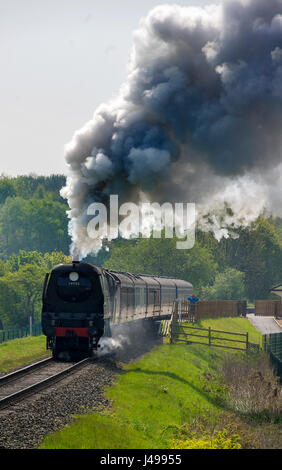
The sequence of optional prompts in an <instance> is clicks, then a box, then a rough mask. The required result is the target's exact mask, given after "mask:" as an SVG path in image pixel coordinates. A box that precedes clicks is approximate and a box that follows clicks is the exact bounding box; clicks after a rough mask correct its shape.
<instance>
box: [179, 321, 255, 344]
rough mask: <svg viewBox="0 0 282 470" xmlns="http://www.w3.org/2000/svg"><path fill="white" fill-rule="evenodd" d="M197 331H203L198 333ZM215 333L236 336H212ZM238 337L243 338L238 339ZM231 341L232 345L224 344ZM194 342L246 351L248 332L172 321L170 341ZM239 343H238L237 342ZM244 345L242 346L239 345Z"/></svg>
mask: <svg viewBox="0 0 282 470" xmlns="http://www.w3.org/2000/svg"><path fill="white" fill-rule="evenodd" d="M195 330H196V331H197V332H200V333H203V334H198V333H195ZM214 333H216V334H218V333H219V334H222V335H232V336H236V338H230V337H228V338H227V337H226V336H218V335H217V336H214ZM195 337H196V338H203V341H198V340H196V341H195V340H194V338H195ZM238 337H240V338H243V339H238ZM226 341H227V342H229V344H230V342H233V343H236V346H235V344H234V345H232V346H231V345H229V344H225V342H226ZM178 342H182V343H183V342H184V343H195V344H203V345H206V346H215V347H217V348H226V349H237V350H239V351H248V350H249V347H250V343H249V337H248V333H233V332H231V331H223V330H213V329H212V328H211V327H209V328H199V327H197V328H196V327H194V326H187V325H183V324H179V323H172V325H171V343H178ZM238 343H240V344H238ZM241 344H242V345H244V347H239V346H240V345H241Z"/></svg>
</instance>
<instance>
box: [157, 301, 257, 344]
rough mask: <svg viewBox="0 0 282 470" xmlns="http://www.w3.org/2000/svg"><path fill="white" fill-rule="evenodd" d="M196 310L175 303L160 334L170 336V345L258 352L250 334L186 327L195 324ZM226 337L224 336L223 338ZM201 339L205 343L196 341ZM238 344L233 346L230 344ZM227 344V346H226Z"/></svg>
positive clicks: (163, 323)
mask: <svg viewBox="0 0 282 470" xmlns="http://www.w3.org/2000/svg"><path fill="white" fill-rule="evenodd" d="M196 320H197V315H196V309H189V307H188V303H187V302H186V301H182V302H180V301H174V304H173V310H172V314H171V318H170V320H164V321H163V322H161V326H160V334H161V335H162V336H169V338H170V343H187V344H189V343H193V344H202V345H206V346H214V347H218V348H226V349H236V350H239V351H249V350H250V349H253V350H258V349H259V345H258V344H254V343H250V341H249V335H248V333H236V332H233V331H224V330H216V329H212V328H211V327H209V328H201V327H198V326H197V327H196V326H190V325H185V323H184V322H189V323H195V322H196ZM223 335H224V336H223ZM194 338H201V339H203V341H198V340H195V339H194ZM232 342H233V343H236V345H235V344H234V345H232V346H231V344H230V343H232ZM226 343H227V344H226ZM241 345H242V346H243V347H241Z"/></svg>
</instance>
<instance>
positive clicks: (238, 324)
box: [176, 317, 262, 349]
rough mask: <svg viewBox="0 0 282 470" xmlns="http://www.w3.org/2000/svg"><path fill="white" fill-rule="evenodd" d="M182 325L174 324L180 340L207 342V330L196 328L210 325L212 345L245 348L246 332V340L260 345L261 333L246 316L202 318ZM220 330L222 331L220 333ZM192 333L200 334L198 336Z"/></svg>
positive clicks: (205, 327) (206, 327)
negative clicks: (246, 335) (193, 322)
mask: <svg viewBox="0 0 282 470" xmlns="http://www.w3.org/2000/svg"><path fill="white" fill-rule="evenodd" d="M182 325H183V326H178V325H177V326H176V331H177V333H178V338H179V339H180V340H183V339H184V340H185V339H186V340H187V339H189V340H190V341H193V342H201V343H204V344H208V333H209V332H208V331H202V330H199V329H197V328H204V329H205V330H207V329H208V328H209V327H210V328H211V339H212V345H216V344H217V345H224V346H226V347H231V348H232V347H233V348H239V349H246V337H245V334H246V333H248V341H249V342H250V343H255V344H259V345H261V340H262V336H261V334H260V333H259V332H258V331H257V330H256V329H255V328H254V327H253V326H252V324H251V323H250V322H249V320H247V319H246V318H238V317H234V318H233V317H231V318H228V320H226V318H214V319H203V320H200V321H198V322H197V323H195V324H192V323H183V324H182ZM185 326H186V328H185ZM187 327H188V328H187ZM192 327H195V329H192ZM213 330H216V331H213ZM221 331H223V332H222V333H221ZM226 332H227V333H226ZM229 333H240V334H243V335H244V336H238V335H235V334H229ZM189 334H190V337H189ZM187 335H188V337H187ZM194 335H200V337H199V336H194ZM218 338H219V339H218ZM221 338H222V339H221Z"/></svg>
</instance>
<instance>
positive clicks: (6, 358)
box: [0, 335, 50, 372]
mask: <svg viewBox="0 0 282 470" xmlns="http://www.w3.org/2000/svg"><path fill="white" fill-rule="evenodd" d="M49 354H50V353H49V352H47V351H46V337H45V336H43V335H41V336H34V337H30V336H27V337H26V338H20V339H13V340H11V341H6V342H4V343H1V344H0V372H4V371H7V370H10V369H13V368H15V367H18V366H21V365H23V364H26V363H28V362H31V361H34V360H36V359H38V360H39V359H42V358H43V357H45V356H47V355H49Z"/></svg>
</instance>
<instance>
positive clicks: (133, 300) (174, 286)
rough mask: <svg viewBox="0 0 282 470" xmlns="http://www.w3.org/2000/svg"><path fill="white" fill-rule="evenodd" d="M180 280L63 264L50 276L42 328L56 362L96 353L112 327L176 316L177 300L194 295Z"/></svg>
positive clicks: (46, 284)
mask: <svg viewBox="0 0 282 470" xmlns="http://www.w3.org/2000/svg"><path fill="white" fill-rule="evenodd" d="M192 290H193V287H192V284H190V283H189V282H186V281H182V280H179V279H170V278H165V277H156V276H149V275H135V274H131V273H125V272H117V271H110V270H107V269H104V268H101V267H97V266H94V265H92V264H89V263H84V262H73V263H70V264H59V265H58V266H55V267H54V268H53V270H52V271H51V273H50V274H49V273H48V274H46V277H45V282H44V289H43V299H42V300H43V308H42V330H43V333H44V334H45V335H46V337H47V349H52V352H53V356H54V358H57V357H58V356H59V354H60V352H63V351H67V352H75V351H76V352H81V353H84V354H88V355H92V353H93V350H95V349H97V346H98V343H99V340H100V338H101V337H102V336H103V335H106V336H110V332H111V328H112V327H113V326H116V325H119V326H122V327H125V326H126V324H129V323H131V322H133V321H138V320H148V319H158V318H160V317H165V316H168V315H170V314H171V308H172V304H173V300H174V299H176V298H183V297H187V296H188V295H190V294H191V293H192Z"/></svg>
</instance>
